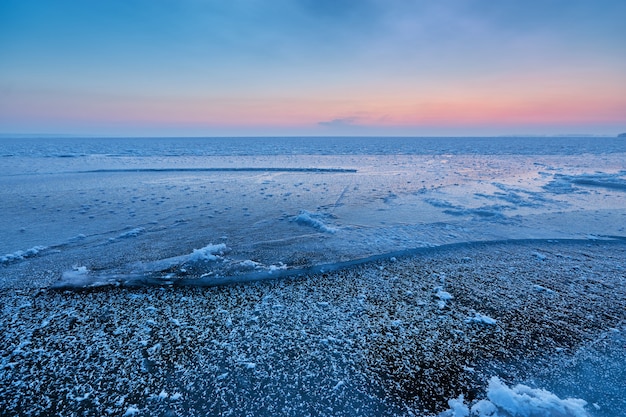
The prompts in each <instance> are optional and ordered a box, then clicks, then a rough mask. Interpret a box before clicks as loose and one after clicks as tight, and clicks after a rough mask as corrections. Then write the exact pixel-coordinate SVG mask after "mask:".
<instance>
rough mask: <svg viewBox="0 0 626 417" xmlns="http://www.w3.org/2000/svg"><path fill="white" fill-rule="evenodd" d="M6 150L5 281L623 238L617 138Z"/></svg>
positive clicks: (258, 267) (230, 269) (84, 281)
mask: <svg viewBox="0 0 626 417" xmlns="http://www.w3.org/2000/svg"><path fill="white" fill-rule="evenodd" d="M0 155H2V158H1V159H0V161H1V162H2V168H3V169H2V173H1V174H0V185H1V187H0V201H2V207H1V208H2V213H3V215H2V218H1V220H0V230H1V233H0V254H2V255H0V262H1V263H2V266H3V269H4V274H3V275H5V277H6V278H5V281H6V280H9V281H10V280H17V279H19V276H18V275H14V274H13V273H12V272H11V270H12V268H13V267H14V266H15V264H18V263H22V262H28V263H30V264H32V265H33V267H34V268H44V269H45V270H48V271H50V274H49V275H47V276H48V278H50V277H56V279H55V280H54V281H56V285H60V286H89V285H103V284H134V285H136V284H167V283H171V284H196V285H197V284H200V285H212V284H216V283H222V282H231V281H238V280H247V279H262V278H264V277H273V276H277V275H280V274H285V273H293V272H294V271H300V270H310V269H317V270H319V269H323V268H324V267H327V268H331V267H333V266H334V265H337V264H339V263H346V262H347V263H349V262H354V261H358V260H360V259H366V258H369V257H372V256H378V255H381V254H389V253H394V252H398V251H405V250H411V249H414V248H421V247H428V246H438V245H443V244H448V243H459V242H471V241H483V240H508V239H526V238H540V239H557V238H558V239H562V238H566V239H569V238H573V239H581V238H583V239H585V238H606V237H610V236H622V237H623V236H626V231H625V227H626V170H624V168H625V167H626V157H625V155H626V144H625V143H624V141H621V140H620V139H616V138H432V139H427V138H406V139H402V138H275V139H272V138H240V139H232V138H231V139H228V138H224V139H76V138H75V139H46V140H44V139H3V140H2V141H1V142H0ZM211 245H220V247H221V248H222V249H221V250H220V251H219V253H216V254H215V255H214V256H213V257H211V258H210V259H209V258H206V259H198V258H197V257H195V258H194V257H193V256H192V254H193V253H194V251H196V250H202V249H203V248H207V247H211ZM16 274H17V273H16ZM12 285H15V283H13V284H12Z"/></svg>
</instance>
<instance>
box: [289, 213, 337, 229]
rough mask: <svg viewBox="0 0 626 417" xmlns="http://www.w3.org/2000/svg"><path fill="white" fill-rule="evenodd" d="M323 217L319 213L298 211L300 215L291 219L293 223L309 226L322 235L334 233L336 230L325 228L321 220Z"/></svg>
mask: <svg viewBox="0 0 626 417" xmlns="http://www.w3.org/2000/svg"><path fill="white" fill-rule="evenodd" d="M324 217H325V216H324V215H322V214H320V213H311V212H309V211H306V210H300V213H299V214H298V215H297V216H295V217H294V218H293V221H294V222H296V223H298V224H302V225H305V226H310V227H312V228H314V229H317V230H319V231H320V232H324V233H336V232H337V229H336V228H333V227H329V226H327V225H326V224H325V223H324V222H323V221H322V220H321V219H323V218H324Z"/></svg>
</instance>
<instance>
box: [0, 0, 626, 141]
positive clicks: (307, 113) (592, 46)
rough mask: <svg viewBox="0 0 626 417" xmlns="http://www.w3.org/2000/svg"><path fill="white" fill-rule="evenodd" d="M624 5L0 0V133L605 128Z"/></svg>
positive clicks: (619, 120) (625, 122)
mask: <svg viewBox="0 0 626 417" xmlns="http://www.w3.org/2000/svg"><path fill="white" fill-rule="evenodd" d="M624 16H626V2H624V1H617V0H615V1H613V0H599V1H580V0H573V1H561V0H556V1H550V0H544V1H536V0H531V1H525V2H520V1H507V0H503V1H497V2H496V1H487V0H481V1H472V0H465V1H462V0H450V1H445V2H435V1H432V2H426V1H408V0H386V1H383V0H363V1H354V0H334V1H330V0H317V1H315V0H292V1H288V0H274V1H260V0H230V1H212V0H209V1H200V0H180V1H173V0H167V1H166V0H151V1H149V0H128V1H121V0H110V1H91V0H83V1H69V0H58V1H51V0H50V1H45V0H31V1H24V0H22V1H14V0H3V1H2V2H1V3H0V57H2V58H1V59H0V132H4V133H8V132H15V133H27V132H28V133H36V132H48V133H72V134H103V135H127V134H128V135H135V134H136V135H266V134H269V135H283V134H284V135H327V134H328V135H335V134H375V135H379V134H389V135H396V134H400V135H405V134H408V135H433V134H434V135H456V134H486V135H492V134H516V133H522V134H523V133H531V134H543V133H547V134H549V133H596V134H614V133H617V132H620V131H624V130H626V47H625V46H624V42H623V39H626V25H624V23H623V17H624Z"/></svg>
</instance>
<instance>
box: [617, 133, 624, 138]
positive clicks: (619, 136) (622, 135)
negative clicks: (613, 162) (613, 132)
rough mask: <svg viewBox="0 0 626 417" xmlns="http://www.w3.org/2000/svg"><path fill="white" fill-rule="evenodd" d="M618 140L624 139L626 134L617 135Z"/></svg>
mask: <svg viewBox="0 0 626 417" xmlns="http://www.w3.org/2000/svg"><path fill="white" fill-rule="evenodd" d="M617 137H618V138H626V133H620V134H619V135H617Z"/></svg>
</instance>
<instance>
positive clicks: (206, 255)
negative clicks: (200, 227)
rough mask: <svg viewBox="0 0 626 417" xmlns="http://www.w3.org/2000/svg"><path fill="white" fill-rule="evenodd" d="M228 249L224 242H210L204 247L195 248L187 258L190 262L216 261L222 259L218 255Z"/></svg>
mask: <svg viewBox="0 0 626 417" xmlns="http://www.w3.org/2000/svg"><path fill="white" fill-rule="evenodd" d="M227 249H228V248H227V246H226V245H225V244H224V243H219V244H217V245H214V244H208V245H207V246H205V247H203V248H200V249H194V250H193V252H192V253H191V254H190V255H189V257H188V258H187V259H188V261H189V262H200V261H216V260H218V259H220V256H218V255H223V254H224V252H226V250H227Z"/></svg>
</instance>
